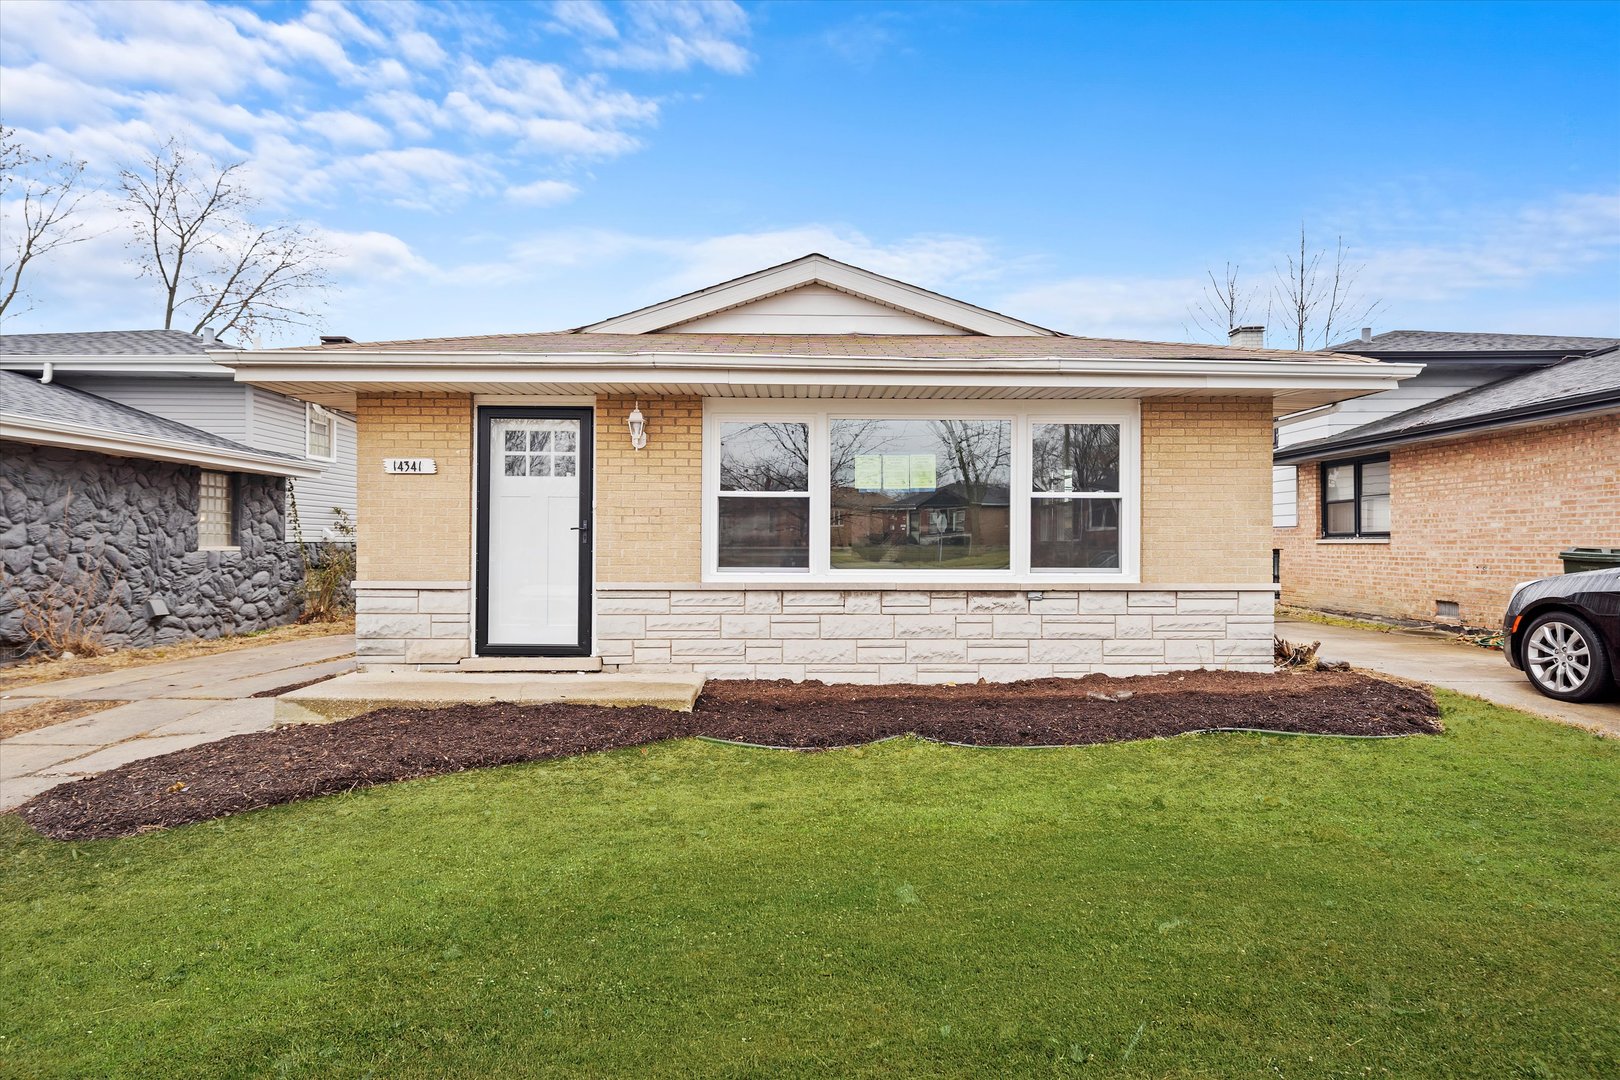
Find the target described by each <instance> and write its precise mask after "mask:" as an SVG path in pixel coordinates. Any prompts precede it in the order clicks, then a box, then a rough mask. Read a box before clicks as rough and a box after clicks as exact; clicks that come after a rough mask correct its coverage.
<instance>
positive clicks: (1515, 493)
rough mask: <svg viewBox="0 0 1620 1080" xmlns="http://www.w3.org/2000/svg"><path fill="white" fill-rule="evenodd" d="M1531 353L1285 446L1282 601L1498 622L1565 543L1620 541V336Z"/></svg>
mask: <svg viewBox="0 0 1620 1080" xmlns="http://www.w3.org/2000/svg"><path fill="white" fill-rule="evenodd" d="M1454 336H1455V335H1454ZM1467 337H1468V338H1469V339H1470V341H1471V343H1472V344H1473V345H1475V347H1476V348H1477V347H1479V346H1480V345H1482V344H1489V340H1487V339H1493V338H1495V339H1499V340H1500V339H1501V338H1502V337H1503V336H1502V335H1468V336H1467ZM1507 340H1508V342H1509V343H1510V344H1512V345H1513V346H1514V347H1515V349H1516V350H1517V351H1519V352H1520V353H1522V352H1523V351H1524V350H1523V346H1524V344H1525V343H1526V342H1527V341H1530V342H1536V341H1538V340H1539V341H1540V342H1545V341H1548V340H1555V341H1559V342H1560V343H1561V344H1560V346H1558V347H1561V348H1565V349H1567V348H1568V347H1569V346H1570V345H1572V344H1589V343H1590V341H1589V339H1588V340H1585V341H1583V340H1580V339H1575V340H1573V341H1572V340H1571V339H1526V338H1524V337H1523V336H1516V337H1513V338H1509V339H1507ZM1523 366H1530V367H1531V370H1529V371H1528V372H1523V373H1520V374H1513V375H1509V376H1507V377H1505V378H1500V379H1498V380H1497V381H1494V382H1489V383H1487V384H1485V385H1482V386H1475V387H1473V388H1470V389H1466V390H1463V391H1461V392H1457V393H1452V394H1450V395H1447V396H1444V397H1441V398H1439V399H1437V400H1432V401H1429V402H1427V403H1425V404H1420V405H1418V406H1416V407H1414V408H1408V409H1405V410H1404V411H1401V412H1397V413H1395V414H1393V415H1388V416H1384V417H1382V418H1379V419H1375V420H1372V421H1371V422H1366V423H1362V424H1360V425H1357V426H1351V427H1348V428H1344V429H1342V430H1339V431H1337V432H1335V433H1334V434H1331V435H1328V436H1326V437H1321V438H1315V439H1310V440H1307V441H1303V442H1297V443H1292V444H1290V445H1285V446H1283V447H1281V448H1280V449H1278V450H1277V451H1276V454H1275V462H1276V464H1277V465H1278V466H1279V467H1282V468H1289V469H1296V470H1297V474H1298V481H1297V485H1295V490H1297V511H1296V513H1295V515H1294V520H1295V523H1294V524H1292V525H1283V526H1279V527H1277V528H1276V529H1275V530H1274V535H1275V538H1276V539H1275V543H1276V550H1277V559H1278V564H1279V569H1280V578H1281V582H1282V600H1283V602H1284V603H1286V604H1295V605H1300V606H1303V607H1311V608H1318V609H1322V610H1327V611H1334V612H1343V613H1350V614H1373V615H1380V616H1389V617H1395V618H1402V619H1415V620H1427V621H1434V622H1438V623H1441V624H1446V625H1459V624H1460V625H1467V626H1479V627H1492V626H1495V625H1496V624H1497V623H1498V622H1499V621H1500V619H1501V616H1502V611H1503V609H1504V606H1505V605H1506V603H1507V600H1508V597H1509V595H1510V594H1511V593H1512V590H1513V586H1514V585H1515V584H1517V583H1518V582H1521V581H1524V580H1526V579H1530V578H1537V577H1545V576H1547V575H1549V574H1557V573H1560V572H1561V570H1562V564H1561V562H1560V560H1559V557H1558V554H1559V552H1560V551H1562V550H1566V549H1568V548H1570V547H1573V546H1620V350H1616V349H1615V348H1614V347H1613V343H1612V342H1611V343H1609V345H1608V346H1607V347H1604V348H1600V349H1598V350H1596V351H1592V352H1590V353H1588V354H1587V355H1577V356H1575V357H1574V358H1571V359H1563V360H1561V361H1558V362H1555V363H1551V364H1550V366H1540V365H1535V364H1531V363H1529V362H1525V363H1522V364H1521V367H1523ZM1373 401H1374V399H1367V402H1368V404H1371V403H1372V402H1373Z"/></svg>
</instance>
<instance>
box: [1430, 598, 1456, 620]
mask: <svg viewBox="0 0 1620 1080" xmlns="http://www.w3.org/2000/svg"><path fill="white" fill-rule="evenodd" d="M1434 617H1435V618H1437V619H1450V620H1452V621H1453V622H1460V621H1461V620H1462V608H1461V607H1459V606H1458V605H1457V601H1455V600H1436V601H1435V602H1434Z"/></svg>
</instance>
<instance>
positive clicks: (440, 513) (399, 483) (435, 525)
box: [356, 394, 473, 582]
mask: <svg viewBox="0 0 1620 1080" xmlns="http://www.w3.org/2000/svg"><path fill="white" fill-rule="evenodd" d="M356 414H357V416H358V418H359V455H358V462H357V465H358V470H359V483H358V485H357V486H358V492H357V495H358V505H359V513H358V515H357V517H356V521H357V525H358V530H359V532H358V535H357V537H356V540H357V544H358V552H359V573H358V575H357V577H358V580H360V581H362V582H364V581H466V580H468V579H469V578H470V577H471V576H472V568H471V565H470V564H471V556H470V552H471V550H472V461H473V407H472V398H471V397H470V396H469V395H466V394H362V395H360V397H359V401H358V407H357V410H356ZM395 457H430V458H433V459H434V460H435V461H436V462H437V463H438V469H439V471H438V472H437V473H435V474H433V475H431V476H385V475H384V474H383V471H382V462H383V458H395Z"/></svg>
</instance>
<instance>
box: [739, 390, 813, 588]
mask: <svg viewBox="0 0 1620 1080" xmlns="http://www.w3.org/2000/svg"><path fill="white" fill-rule="evenodd" d="M717 527H718V530H719V543H718V547H719V559H720V568H721V569H722V570H740V569H773V568H774V569H789V570H805V569H808V568H809V566H810V425H808V424H803V423H793V422H785V423H764V422H761V423H750V422H742V423H724V424H721V425H720V506H719V520H718V522H717Z"/></svg>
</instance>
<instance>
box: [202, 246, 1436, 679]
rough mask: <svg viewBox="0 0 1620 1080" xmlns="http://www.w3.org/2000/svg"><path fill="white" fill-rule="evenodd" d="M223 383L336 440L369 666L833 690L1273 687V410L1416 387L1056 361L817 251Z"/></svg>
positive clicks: (1143, 358) (1063, 340)
mask: <svg viewBox="0 0 1620 1080" xmlns="http://www.w3.org/2000/svg"><path fill="white" fill-rule="evenodd" d="M220 362H222V363H225V364H227V365H229V366H231V367H233V368H234V369H235V371H236V373H237V378H238V379H239V380H241V381H243V382H246V383H249V384H252V385H257V386H260V387H263V388H267V389H271V390H276V391H279V392H282V393H287V394H294V395H297V396H299V397H302V398H305V399H307V400H312V401H317V402H320V403H322V404H323V405H326V406H327V407H329V408H334V409H342V410H350V411H353V412H354V414H355V415H356V416H357V418H358V422H359V504H360V507H359V510H360V512H359V522H360V537H359V539H360V546H359V558H360V571H359V580H358V581H357V582H356V584H355V591H356V594H357V598H358V602H359V612H360V614H359V617H358V635H359V655H360V658H361V662H362V664H364V665H366V666H368V667H373V668H379V667H380V668H387V667H394V666H405V667H420V668H435V667H437V668H453V667H456V666H462V667H479V668H482V669H485V670H488V669H490V668H492V667H495V668H498V667H509V668H514V669H520V670H522V669H536V668H539V669H551V670H555V669H559V668H567V669H585V670H590V669H595V668H598V667H607V668H616V669H621V670H628V671H649V672H650V671H669V670H681V671H698V672H700V673H703V674H706V675H709V676H712V677H759V678H791V679H803V678H816V679H823V680H827V681H834V682H840V681H845V682H847V681H884V682H909V681H959V680H964V679H969V680H971V679H979V678H985V679H991V680H1001V679H1015V678H1030V677H1037V676H1045V675H1079V674H1085V673H1088V672H1092V671H1107V672H1116V673H1123V674H1135V673H1147V672H1153V671H1162V670H1167V669H1175V668H1188V667H1198V666H1209V667H1230V668H1239V669H1248V670H1270V668H1271V656H1272V646H1271V632H1272V610H1273V605H1274V589H1273V587H1272V585H1271V584H1270V581H1269V576H1270V575H1269V573H1268V569H1269V564H1268V555H1269V552H1270V548H1271V544H1270V512H1269V511H1270V498H1271V484H1270V448H1271V430H1272V429H1271V425H1272V420H1273V417H1275V416H1278V415H1282V414H1287V413H1293V412H1297V411H1299V410H1301V409H1305V408H1310V407H1313V406H1318V405H1325V404H1328V403H1331V402H1336V401H1339V400H1342V399H1345V398H1349V397H1355V396H1358V395H1365V394H1372V393H1378V392H1381V391H1386V390H1389V389H1392V388H1394V387H1395V386H1396V385H1398V383H1399V381H1400V380H1401V379H1403V378H1407V377H1410V376H1411V375H1413V374H1415V373H1416V370H1417V369H1416V368H1415V367H1412V366H1410V365H1399V364H1388V363H1383V362H1380V361H1377V360H1372V359H1368V358H1365V357H1351V356H1342V355H1335V354H1331V353H1295V352H1280V351H1270V350H1265V349H1258V348H1241V347H1233V346H1206V345H1180V344H1163V343H1149V342H1137V341H1111V340H1100V339H1090V338H1079V337H1070V336H1068V335H1065V334H1060V333H1056V332H1054V331H1051V330H1047V329H1045V328H1042V327H1039V326H1035V325H1033V324H1030V323H1027V322H1023V321H1021V320H1018V319H1015V318H1011V317H1009V316H1006V315H1001V314H999V313H996V312H993V311H988V310H986V309H984V308H980V307H976V306H974V305H972V304H968V303H964V302H962V301H959V300H953V299H951V298H949V297H945V296H941V295H939V294H937V293H933V292H929V291H927V290H924V289H920V288H917V287H916V286H913V285H908V284H906V283H904V282H900V281H895V280H893V279H891V278H886V277H882V276H881V275H878V274H874V273H870V272H868V271H865V270H861V269H859V268H857V267H853V266H849V265H847V264H844V263H840V262H837V261H835V260H832V259H829V258H826V257H825V256H821V255H810V256H806V257H805V258H802V259H798V260H795V261H793V262H790V263H785V264H783V265H781V266H777V267H772V268H770V269H767V270H762V271H759V272H758V273H754V274H749V275H746V276H744V277H741V278H737V279H735V280H733V281H729V282H725V283H722V284H720V285H716V286H712V287H710V288H707V289H702V290H699V291H697V292H694V293H689V294H687V295H684V296H680V297H676V298H675V299H673V300H668V301H664V302H662V303H658V304H653V305H651V306H648V307H644V308H640V309H638V310H636V311H632V312H630V313H628V314H625V315H620V316H616V317H614V318H610V319H606V320H603V321H601V322H598V323H594V324H592V325H589V326H585V327H581V328H580V329H578V330H573V331H567V332H560V333H541V334H511V335H495V336H486V337H473V338H446V339H435V340H422V341H391V342H377V343H370V344H356V343H352V342H347V341H344V342H333V343H328V344H325V345H323V346H321V347H310V348H306V349H282V350H270V351H241V352H238V353H236V354H235V355H231V356H223V357H220ZM923 508H929V509H930V513H929V514H928V515H927V516H926V522H925V516H924V515H923V514H921V513H920V512H919V511H920V510H921V509H923ZM940 515H944V516H943V517H942V516H940ZM852 522H860V523H861V526H860V527H853V526H852ZM878 522H883V523H895V524H884V526H883V527H882V528H877V527H874V523H878ZM899 523H903V524H899Z"/></svg>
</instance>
